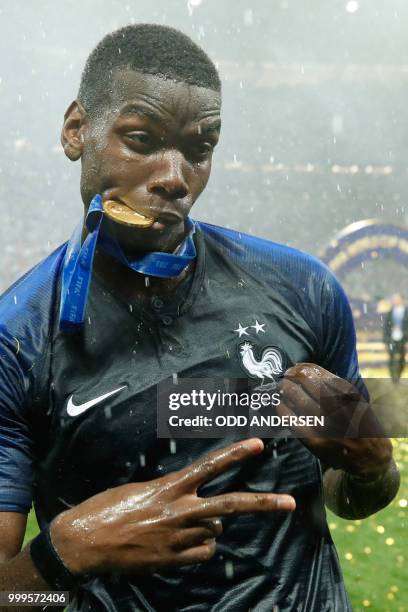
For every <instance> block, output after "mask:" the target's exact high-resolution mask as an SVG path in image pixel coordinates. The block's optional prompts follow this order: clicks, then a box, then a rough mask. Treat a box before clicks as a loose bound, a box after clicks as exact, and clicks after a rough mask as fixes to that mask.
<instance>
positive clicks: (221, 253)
mask: <svg viewBox="0 0 408 612" xmlns="http://www.w3.org/2000/svg"><path fill="white" fill-rule="evenodd" d="M220 91H221V86H220V80H219V76H218V74H217V70H216V68H215V67H214V65H213V63H212V62H211V60H210V59H209V58H208V57H207V56H206V54H205V53H204V52H203V51H202V50H201V49H200V48H199V47H197V45H196V44H195V43H193V42H192V41H191V40H190V39H189V38H188V37H187V36H185V35H184V34H182V33H180V32H178V31H176V30H174V29H171V28H168V27H163V26H158V25H135V26H128V27H125V28H122V29H120V30H118V31H116V32H113V33H112V34H109V35H108V36H106V37H105V38H104V39H103V40H102V41H101V42H100V43H99V45H98V46H97V47H96V48H95V50H94V51H93V52H92V53H91V55H90V57H89V59H88V61H87V63H86V66H85V69H84V72H83V75H82V80H81V84H80V89H79V93H78V96H77V98H76V99H75V101H74V102H72V104H71V105H70V106H69V107H68V110H67V111H66V114H65V119H64V124H63V128H62V144H63V147H64V151H65V154H66V156H67V157H68V158H69V159H70V160H72V161H76V160H81V164H82V174H81V186H80V189H81V196H82V200H83V203H84V207H85V214H84V220H83V221H82V222H81V223H80V224H79V226H78V227H77V229H76V230H75V232H74V234H73V236H72V237H71V239H70V241H69V242H68V244H64V245H62V246H61V247H60V248H58V249H57V250H56V251H55V252H54V253H52V254H51V255H50V256H49V257H47V258H46V259H45V260H44V261H43V262H41V263H40V264H38V265H37V266H36V267H35V268H34V269H33V270H31V271H30V272H28V273H27V274H26V275H25V276H23V277H22V278H21V279H20V280H19V281H18V282H17V283H15V284H14V285H13V286H12V287H11V288H10V289H9V290H8V291H7V292H6V293H5V294H4V295H3V296H2V298H1V300H0V325H1V327H0V558H1V564H0V591H16V590H29V591H33V590H52V589H54V590H55V589H62V590H70V591H71V595H72V601H71V604H70V606H69V608H68V609H69V610H71V611H72V610H80V611H81V612H85V611H108V610H109V611H112V610H117V611H120V612H127V611H129V612H130V611H136V610H144V611H150V612H152V611H158V612H159V611H160V612H161V611H163V612H168V611H173V610H174V611H187V610H188V611H190V612H192V611H196V612H198V611H209V610H212V611H213V612H215V611H217V612H222V611H229V610H231V611H234V612H239V611H242V612H244V611H247V610H250V609H251V610H256V611H257V612H262V611H265V612H266V611H268V612H270V611H271V610H279V611H281V612H282V611H289V610H305V611H306V610H307V611H308V612H310V611H312V612H321V611H322V610H341V611H342V612H344V611H346V610H349V609H350V606H349V603H348V599H347V595H346V593H345V589H344V585H343V581H342V576H341V570H340V567H339V562H338V558H337V554H336V551H335V548H334V545H333V542H332V540H331V537H330V533H329V530H328V527H327V523H326V519H325V511H324V503H325V501H326V503H327V504H328V505H329V506H330V507H331V508H332V509H333V510H334V511H335V512H337V513H338V514H340V515H341V516H346V517H349V518H361V517H364V516H368V515H369V514H370V513H373V512H376V511H377V510H378V509H380V508H382V507H383V506H385V505H386V504H387V503H389V502H390V500H391V499H392V498H393V497H394V495H395V494H396V492H397V490H398V472H397V470H396V467H395V463H394V462H393V459H392V448H391V444H390V442H389V440H387V439H380V438H368V439H358V438H354V439H351V438H344V439H343V438H337V439H333V438H329V439H326V438H318V437H315V436H313V435H312V434H313V431H311V432H310V435H306V436H303V437H302V439H297V438H294V437H290V438H280V439H277V440H275V441H273V442H272V443H265V444H264V443H263V442H262V440H260V439H257V438H253V439H250V440H246V441H241V442H240V441H236V440H235V441H234V440H233V439H228V440H225V439H186V438H183V439H177V440H170V441H169V440H166V439H158V438H157V435H156V427H157V423H156V387H157V384H158V383H159V382H160V381H161V380H163V379H167V378H169V377H172V376H179V377H191V378H211V377H220V376H221V377H223V378H229V379H242V378H245V377H247V378H251V379H252V380H255V379H256V378H258V380H259V379H260V378H262V379H264V378H265V377H266V380H268V377H269V378H272V375H271V376H269V374H271V373H274V374H275V375H276V374H278V375H280V376H281V379H282V380H283V382H282V385H283V388H284V392H285V394H284V397H285V405H286V407H287V408H286V409H287V410H291V407H292V408H293V410H296V411H297V412H298V413H299V412H304V413H305V414H306V413H307V412H308V411H309V410H313V409H314V408H315V407H316V405H317V403H318V394H317V395H316V388H317V387H316V381H318V380H320V379H328V380H330V381H334V382H335V383H336V384H337V388H338V393H337V398H339V397H340V400H341V398H342V397H343V393H344V397H346V395H347V393H348V391H349V387H350V385H349V383H348V382H347V381H348V380H349V381H350V380H351V381H354V382H355V384H356V385H357V387H358V389H359V390H360V391H361V392H362V393H363V394H364V393H365V391H364V385H363V383H362V381H361V379H360V378H359V374H358V364H357V357H356V348H355V335H354V328H353V322H352V317H351V313H350V308H349V305H348V302H347V299H346V297H345V295H344V293H343V291H342V289H341V287H340V286H339V284H338V283H337V281H336V280H335V278H334V277H333V276H332V274H331V273H330V272H329V270H328V269H327V268H326V267H324V266H323V265H322V264H321V263H320V262H318V261H317V260H316V259H314V258H313V257H311V256H308V255H306V254H304V253H301V252H299V251H297V250H295V249H291V248H288V247H284V246H281V245H277V244H275V243H272V242H269V241H267V240H262V239H258V238H255V237H252V236H249V235H245V234H241V233H238V232H236V231H233V230H228V229H225V228H222V227H217V226H215V225H210V224H207V223H201V222H198V221H195V220H193V219H192V218H191V217H190V216H189V213H190V210H191V208H192V206H193V204H194V202H195V201H196V200H197V198H198V197H199V195H200V194H201V192H202V191H203V189H204V188H205V186H206V183H207V181H208V178H209V175H210V169H211V160H212V154H213V150H214V147H215V146H216V144H217V140H218V137H219V132H220V108H221V93H220ZM61 205H62V203H61ZM220 205H222V202H220ZM237 206H239V207H240V208H241V209H243V208H245V206H246V203H245V202H242V203H241V202H237ZM265 207H269V204H268V203H267V202H265ZM265 214H267V212H265ZM305 364H306V365H305ZM307 364H309V365H307ZM311 364H314V365H311ZM282 377H283V378H282ZM343 379H346V380H343ZM263 382H265V381H262V383H261V384H263ZM339 406H340V409H341V410H342V409H343V407H342V406H343V405H342V402H341V401H340V404H339ZM343 416H344V420H345V421H347V419H349V418H350V416H351V415H350V410H349V409H348V408H347V406H346V402H345V403H344V415H343ZM306 433H307V432H306ZM33 500H34V505H35V509H36V513H37V517H38V521H39V525H40V528H41V533H40V535H39V536H37V537H36V538H35V539H34V540H33V541H32V543H31V544H30V545H28V546H26V547H25V548H24V549H23V550H22V551H21V546H22V541H23V537H24V533H25V526H26V515H27V512H28V511H29V509H30V507H31V504H32V501H33ZM25 609H26V608H25Z"/></svg>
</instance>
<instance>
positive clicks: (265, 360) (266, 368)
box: [239, 342, 283, 388]
mask: <svg viewBox="0 0 408 612" xmlns="http://www.w3.org/2000/svg"><path fill="white" fill-rule="evenodd" d="M239 348H240V353H241V357H242V365H243V366H244V368H245V370H246V371H247V372H248V374H249V375H250V376H252V377H253V378H260V379H261V387H263V388H265V385H264V380H265V378H267V379H269V380H272V381H273V383H275V382H276V381H275V376H279V374H282V372H283V364H282V355H281V353H280V351H278V349H276V348H273V347H270V346H267V347H266V348H265V349H264V350H263V351H262V355H261V358H260V359H259V360H258V359H257V358H256V357H255V354H254V347H253V345H252V343H251V342H244V343H243V344H241V345H240V347H239Z"/></svg>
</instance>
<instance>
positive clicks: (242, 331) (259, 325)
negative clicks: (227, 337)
mask: <svg viewBox="0 0 408 612" xmlns="http://www.w3.org/2000/svg"><path fill="white" fill-rule="evenodd" d="M265 325H266V323H259V322H258V320H257V319H255V325H247V326H246V327H242V325H241V323H238V329H234V332H237V333H238V334H239V337H240V338H241V336H249V334H248V332H247V329H248V328H249V327H253V328H254V329H255V331H256V333H257V334H259V332H263V333H265V330H264V327H265Z"/></svg>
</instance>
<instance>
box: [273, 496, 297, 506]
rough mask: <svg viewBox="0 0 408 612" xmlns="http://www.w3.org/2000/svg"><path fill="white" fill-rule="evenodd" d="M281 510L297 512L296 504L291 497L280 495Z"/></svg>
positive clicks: (278, 504)
mask: <svg viewBox="0 0 408 612" xmlns="http://www.w3.org/2000/svg"><path fill="white" fill-rule="evenodd" d="M277 507H278V508H279V510H295V508H296V502H295V500H294V499H293V497H291V496H290V495H280V496H279V498H278V501H277Z"/></svg>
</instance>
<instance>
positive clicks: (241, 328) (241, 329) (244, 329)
mask: <svg viewBox="0 0 408 612" xmlns="http://www.w3.org/2000/svg"><path fill="white" fill-rule="evenodd" d="M247 329H248V327H242V325H241V323H238V329H234V332H238V333H239V337H241V336H243V335H244V334H245V335H246V336H249V334H248V332H247Z"/></svg>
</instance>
